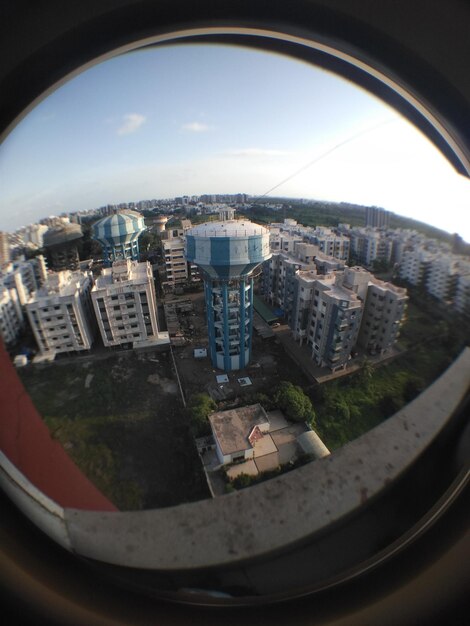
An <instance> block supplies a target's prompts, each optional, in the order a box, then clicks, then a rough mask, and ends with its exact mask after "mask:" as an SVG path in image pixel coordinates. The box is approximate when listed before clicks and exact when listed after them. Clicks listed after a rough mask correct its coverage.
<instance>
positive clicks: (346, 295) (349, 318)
mask: <svg viewBox="0 0 470 626" xmlns="http://www.w3.org/2000/svg"><path fill="white" fill-rule="evenodd" d="M361 318H362V302H361V301H360V299H359V297H358V296H357V295H356V294H355V293H354V292H352V291H351V290H349V289H345V288H344V287H341V286H340V285H339V284H337V283H336V280H335V276H334V275H331V276H325V277H322V279H321V280H320V279H317V280H316V281H315V284H314V285H313V300H312V306H311V309H310V320H309V325H308V326H307V342H308V344H309V345H311V346H312V358H313V359H314V361H315V362H316V363H317V364H318V365H320V366H322V367H325V366H326V367H329V368H330V369H331V370H332V371H336V370H338V369H341V368H344V367H346V365H347V363H348V360H349V359H350V355H351V351H352V349H353V347H354V346H355V345H356V342H357V337H358V333H359V328H360V324H361Z"/></svg>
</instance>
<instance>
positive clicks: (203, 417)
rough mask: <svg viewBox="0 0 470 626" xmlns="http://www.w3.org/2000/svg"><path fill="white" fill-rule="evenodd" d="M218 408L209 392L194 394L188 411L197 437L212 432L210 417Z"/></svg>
mask: <svg viewBox="0 0 470 626" xmlns="http://www.w3.org/2000/svg"><path fill="white" fill-rule="evenodd" d="M216 408H217V405H216V403H215V402H214V400H213V399H212V398H211V397H210V396H209V395H208V394H207V393H196V394H195V395H193V396H192V398H191V401H190V403H189V406H188V409H187V411H188V414H189V418H190V420H191V428H192V430H193V432H194V434H195V435H196V436H197V437H203V436H204V435H209V434H210V432H211V427H210V424H209V419H208V418H209V415H210V414H211V413H212V412H213V411H215V409H216Z"/></svg>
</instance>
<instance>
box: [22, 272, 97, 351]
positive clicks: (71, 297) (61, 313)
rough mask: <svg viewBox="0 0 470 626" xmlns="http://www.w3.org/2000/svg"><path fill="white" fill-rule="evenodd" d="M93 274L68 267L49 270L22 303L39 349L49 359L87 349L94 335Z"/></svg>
mask: <svg viewBox="0 0 470 626" xmlns="http://www.w3.org/2000/svg"><path fill="white" fill-rule="evenodd" d="M92 287H93V277H92V275H91V274H90V273H87V272H71V271H69V270H67V271H62V272H57V273H53V274H49V275H48V278H47V281H46V282H45V283H44V285H43V287H41V288H40V289H39V290H38V291H37V292H35V293H34V294H33V295H32V296H31V297H30V298H29V300H28V302H27V303H26V305H25V311H26V314H27V316H28V320H29V323H30V325H31V328H32V330H33V333H34V337H35V339H36V343H37V345H38V348H39V352H40V354H41V355H42V356H46V357H48V358H51V359H53V358H54V357H55V356H56V355H57V354H60V353H63V352H81V351H85V350H89V349H90V348H91V346H92V344H93V339H94V335H95V320H94V315H93V312H92V308H91V298H90V292H91V289H92Z"/></svg>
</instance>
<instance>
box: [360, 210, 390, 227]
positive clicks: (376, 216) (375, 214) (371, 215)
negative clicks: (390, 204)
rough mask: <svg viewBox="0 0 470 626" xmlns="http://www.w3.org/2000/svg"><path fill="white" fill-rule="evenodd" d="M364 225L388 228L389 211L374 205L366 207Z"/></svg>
mask: <svg viewBox="0 0 470 626" xmlns="http://www.w3.org/2000/svg"><path fill="white" fill-rule="evenodd" d="M365 225H366V226H372V227H373V228H388V227H389V226H390V211H386V210H385V209H381V208H379V207H376V206H368V207H366V224H365Z"/></svg>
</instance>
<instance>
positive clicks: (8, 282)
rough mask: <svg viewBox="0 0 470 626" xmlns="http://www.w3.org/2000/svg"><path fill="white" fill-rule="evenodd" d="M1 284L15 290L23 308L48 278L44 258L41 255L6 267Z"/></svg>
mask: <svg viewBox="0 0 470 626" xmlns="http://www.w3.org/2000/svg"><path fill="white" fill-rule="evenodd" d="M3 272H4V275H3V276H2V278H1V282H2V283H3V284H4V285H5V287H7V288H8V289H15V290H16V292H17V294H18V298H19V301H20V304H21V305H22V306H23V305H25V304H26V302H27V301H28V300H29V298H30V296H31V295H32V294H33V293H34V292H35V291H37V290H38V289H39V287H41V286H42V285H43V284H44V283H45V281H46V278H47V270H46V264H45V261H44V257H43V256H42V255H39V256H37V257H35V258H34V259H29V260H27V261H14V262H13V263H9V264H8V265H6V266H5V267H4V270H3Z"/></svg>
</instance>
